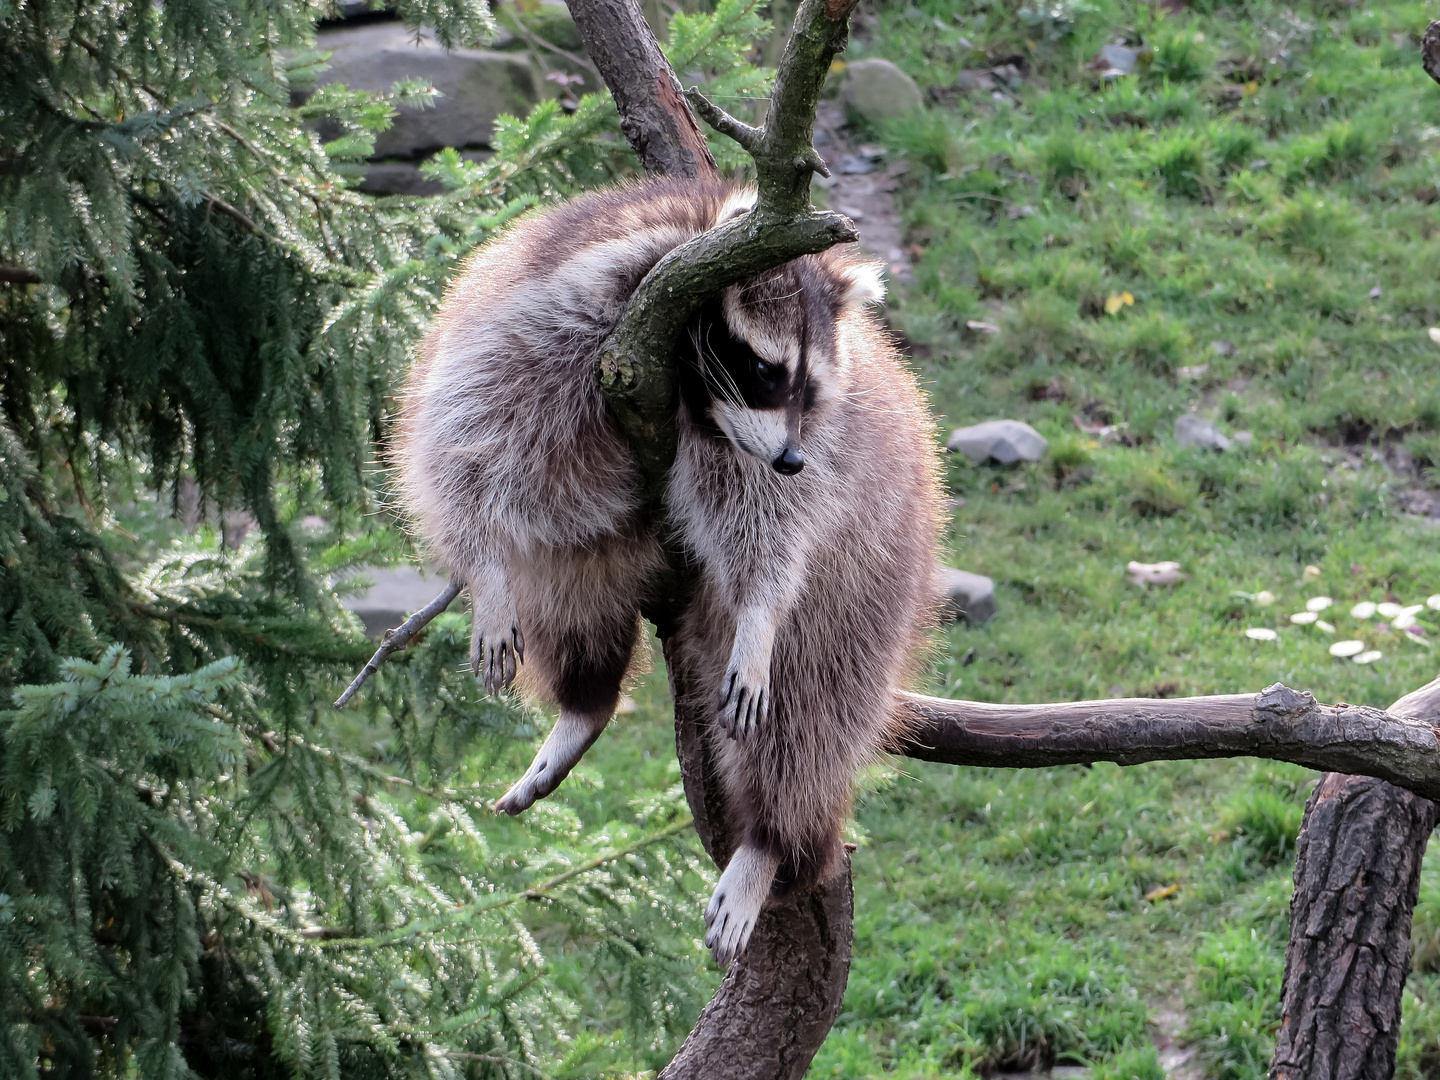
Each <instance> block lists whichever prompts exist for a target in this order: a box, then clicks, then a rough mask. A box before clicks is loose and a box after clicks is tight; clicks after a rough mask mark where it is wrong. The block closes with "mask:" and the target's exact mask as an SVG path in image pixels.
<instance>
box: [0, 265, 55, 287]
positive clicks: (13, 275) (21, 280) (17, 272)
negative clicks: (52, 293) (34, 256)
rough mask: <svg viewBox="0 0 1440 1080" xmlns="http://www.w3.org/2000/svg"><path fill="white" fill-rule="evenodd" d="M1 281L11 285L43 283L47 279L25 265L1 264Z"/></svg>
mask: <svg viewBox="0 0 1440 1080" xmlns="http://www.w3.org/2000/svg"><path fill="white" fill-rule="evenodd" d="M0 281H3V282H6V283H7V284H10V285H43V284H44V283H45V279H44V278H42V277H41V276H40V275H39V274H37V273H35V271H34V270H27V269H25V267H23V266H0Z"/></svg>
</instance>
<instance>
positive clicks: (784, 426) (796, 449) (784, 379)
mask: <svg viewBox="0 0 1440 1080" xmlns="http://www.w3.org/2000/svg"><path fill="white" fill-rule="evenodd" d="M883 295H884V293H883V286H882V285H881V284H880V277H879V269H878V267H873V266H870V265H865V264H838V265H826V264H825V263H824V262H821V261H819V260H816V259H801V260H796V262H794V263H790V264H788V265H786V266H783V267H780V268H779V269H778V270H775V271H771V272H770V273H768V274H764V275H761V276H759V277H757V278H754V279H752V280H751V281H748V282H745V283H743V284H740V285H736V286H732V287H731V288H729V289H727V290H726V291H725V292H724V293H723V294H722V295H721V297H720V298H719V299H716V300H713V301H711V302H710V303H708V304H706V305H705V307H703V308H702V309H701V310H700V312H699V313H698V314H697V315H696V316H695V317H694V318H693V319H692V320H691V322H690V327H689V336H688V340H687V341H686V342H685V344H686V345H688V346H689V349H687V350H686V351H687V352H688V353H689V356H688V357H685V358H684V359H687V360H688V361H689V363H683V364H682V365H681V376H682V377H681V392H682V395H683V397H684V399H685V401H686V404H687V406H688V407H689V409H690V413H691V415H692V416H693V417H695V418H696V419H697V420H700V421H702V422H703V421H704V420H708V421H710V422H711V423H713V424H714V425H715V426H716V427H718V428H719V429H720V431H721V432H723V433H724V434H725V436H726V437H727V438H728V439H729V440H730V442H731V443H732V444H734V446H735V447H736V449H738V450H741V451H743V452H744V453H746V454H750V455H751V456H753V457H757V458H759V459H761V460H762V461H765V462H768V463H769V464H770V466H771V467H772V468H773V469H774V470H775V471H776V472H778V473H782V474H785V475H793V474H795V473H798V472H799V471H800V470H801V469H803V468H804V467H805V445H804V427H805V422H806V418H807V417H808V416H810V415H811V414H813V412H814V411H815V409H816V408H817V407H819V406H821V405H823V404H824V403H825V402H826V401H827V400H829V399H830V398H832V397H833V396H834V395H835V394H836V393H837V392H838V387H839V383H840V381H841V378H842V375H843V373H842V372H841V370H840V359H839V358H838V357H837V356H836V355H835V321H836V319H837V318H839V317H840V316H841V314H842V313H843V312H844V311H845V309H846V308H847V307H850V306H852V305H854V306H857V307H858V306H863V305H864V304H867V303H871V302H874V301H876V300H879V299H880V298H881V296H883ZM687 376H688V377H687Z"/></svg>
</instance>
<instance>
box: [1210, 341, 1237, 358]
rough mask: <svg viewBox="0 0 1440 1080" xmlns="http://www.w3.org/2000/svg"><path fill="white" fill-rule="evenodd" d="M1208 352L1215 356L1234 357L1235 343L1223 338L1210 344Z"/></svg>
mask: <svg viewBox="0 0 1440 1080" xmlns="http://www.w3.org/2000/svg"><path fill="white" fill-rule="evenodd" d="M1210 351H1211V352H1213V353H1215V354H1216V355H1217V356H1234V355H1235V343H1234V342H1233V341H1226V340H1225V339H1224V338H1220V339H1219V340H1218V341H1212V342H1210Z"/></svg>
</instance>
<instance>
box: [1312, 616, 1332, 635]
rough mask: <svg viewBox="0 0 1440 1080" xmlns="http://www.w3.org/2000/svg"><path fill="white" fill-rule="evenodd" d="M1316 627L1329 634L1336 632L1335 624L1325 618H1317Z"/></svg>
mask: <svg viewBox="0 0 1440 1080" xmlns="http://www.w3.org/2000/svg"><path fill="white" fill-rule="evenodd" d="M1315 629H1316V630H1324V631H1325V633H1327V634H1333V633H1335V625H1334V624H1333V623H1328V622H1326V621H1325V620H1324V619H1316V620H1315Z"/></svg>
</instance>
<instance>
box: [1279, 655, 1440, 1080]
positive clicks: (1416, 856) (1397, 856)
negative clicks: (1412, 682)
mask: <svg viewBox="0 0 1440 1080" xmlns="http://www.w3.org/2000/svg"><path fill="white" fill-rule="evenodd" d="M1389 711H1390V712H1391V713H1392V714H1394V715H1397V716H1411V717H1415V718H1416V719H1421V720H1426V721H1434V720H1436V719H1437V718H1440V679H1437V680H1436V681H1435V682H1432V683H1430V684H1429V685H1428V686H1425V687H1423V688H1422V689H1420V690H1417V691H1415V692H1414V693H1413V694H1408V695H1406V696H1405V697H1403V698H1401V699H1400V700H1399V701H1397V702H1396V703H1395V704H1394V705H1392V706H1391V707H1390V709H1389ZM1437 816H1440V807H1437V806H1436V805H1435V803H1433V802H1431V801H1430V800H1429V799H1425V798H1422V797H1421V796H1419V795H1416V794H1414V793H1413V792H1410V791H1406V790H1405V789H1404V788H1399V787H1396V786H1394V785H1393V784H1388V783H1386V782H1385V781H1383V780H1376V779H1373V778H1371V777H1365V776H1347V775H1345V774H1343V773H1327V774H1325V776H1324V777H1323V778H1322V779H1321V781H1320V784H1319V786H1318V787H1316V789H1315V792H1314V794H1312V795H1311V796H1310V801H1309V803H1308V804H1307V805H1306V807H1305V819H1304V823H1303V825H1302V826H1301V829H1300V838H1299V841H1298V843H1297V851H1296V858H1295V896H1294V899H1293V900H1292V901H1291V903H1290V944H1289V947H1288V948H1287V949H1286V952H1285V979H1284V984H1283V987H1282V989H1281V1000H1282V1005H1283V1013H1282V1017H1283V1018H1282V1020H1281V1024H1280V1030H1279V1032H1278V1033H1277V1036H1276V1043H1275V1057H1274V1060H1273V1061H1272V1062H1271V1065H1270V1076H1271V1078H1272V1080H1390V1077H1391V1076H1392V1075H1393V1074H1394V1072H1395V1048H1396V1045H1397V1044H1398V1042H1399V1039H1400V1005H1401V1000H1402V995H1403V991H1404V988H1405V977H1406V975H1407V974H1408V973H1409V970H1410V916H1411V914H1412V912H1413V911H1414V908H1415V897H1416V894H1417V892H1418V891H1419V888H1420V864H1421V862H1422V860H1423V859H1424V856H1425V845H1426V843H1427V842H1428V841H1429V839H1430V832H1431V830H1433V829H1434V828H1435V823H1436V818H1437Z"/></svg>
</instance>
